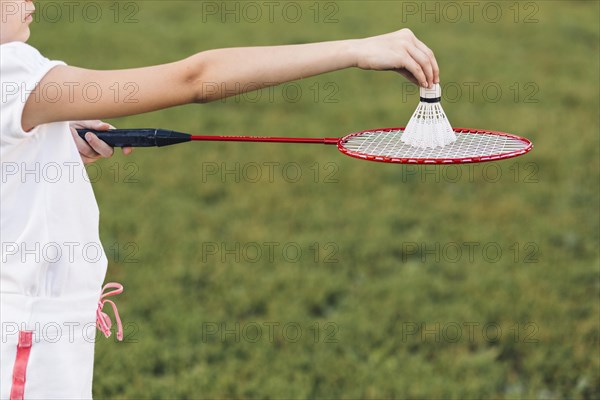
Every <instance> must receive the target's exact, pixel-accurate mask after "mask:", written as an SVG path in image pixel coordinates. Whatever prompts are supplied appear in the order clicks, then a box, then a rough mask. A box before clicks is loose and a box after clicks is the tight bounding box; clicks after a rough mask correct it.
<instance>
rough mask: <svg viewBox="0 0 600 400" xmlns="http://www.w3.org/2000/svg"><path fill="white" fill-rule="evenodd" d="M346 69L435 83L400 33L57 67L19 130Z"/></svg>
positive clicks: (408, 36)
mask: <svg viewBox="0 0 600 400" xmlns="http://www.w3.org/2000/svg"><path fill="white" fill-rule="evenodd" d="M350 67H359V68H362V69H367V70H395V71H398V72H400V73H402V74H403V75H404V76H406V77H407V78H408V79H410V80H411V81H413V82H415V83H418V84H420V85H421V86H430V85H432V84H433V83H437V82H439V69H438V66H437V62H436V60H435V57H434V55H433V52H432V51H431V50H430V49H429V48H427V47H426V46H425V45H424V44H423V43H422V42H421V41H419V40H418V39H417V38H416V37H415V36H414V35H413V33H412V32H411V31H410V30H408V29H403V30H401V31H397V32H394V33H390V34H387V35H381V36H375V37H372V38H367V39H358V40H346V41H337V42H325V43H315V44H305V45H290V46H274V47H248V48H230V49H220V50H209V51H205V52H202V53H199V54H196V55H194V56H192V57H189V58H187V59H184V60H181V61H178V62H175V63H171V64H164V65H158V66H154V67H147V68H138V69H128V70H114V71H95V70H88V69H82V68H76V67H70V66H59V67H55V68H54V69H52V70H51V71H50V72H49V73H48V74H47V75H46V76H45V77H44V79H43V80H42V81H41V82H40V84H39V85H38V86H37V88H36V90H35V91H34V93H33V94H32V95H30V96H29V98H28V100H27V104H26V106H25V110H24V112H23V120H22V125H23V129H25V130H30V129H32V128H34V127H35V126H37V125H40V124H44V123H49V122H56V121H74V120H86V119H88V120H89V119H104V118H114V117H121V116H126V115H134V114H141V113H144V112H149V111H155V110H159V109H164V108H168V107H172V106H177V105H182V104H188V103H203V102H209V101H213V100H217V99H221V98H223V97H227V96H233V95H236V94H240V93H243V92H246V91H250V90H256V89H260V88H264V87H267V86H271V85H276V84H280V83H283V82H288V81H292V80H296V79H300V78H306V77H309V76H314V75H318V74H322V73H325V72H331V71H336V70H340V69H344V68H350ZM49 93H51V95H50V94H49ZM57 93H58V95H57Z"/></svg>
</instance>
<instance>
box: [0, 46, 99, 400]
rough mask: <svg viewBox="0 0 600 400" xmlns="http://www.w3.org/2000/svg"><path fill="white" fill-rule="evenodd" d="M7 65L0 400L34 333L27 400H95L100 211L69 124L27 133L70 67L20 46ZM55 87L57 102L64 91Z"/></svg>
mask: <svg viewBox="0 0 600 400" xmlns="http://www.w3.org/2000/svg"><path fill="white" fill-rule="evenodd" d="M0 65H1V68H0V82H1V85H2V88H1V96H2V99H1V105H0V107H1V108H0V143H1V146H0V163H1V165H2V169H1V185H0V225H1V230H0V234H1V237H0V242H1V245H2V248H1V257H2V259H1V260H0V261H1V268H0V302H1V309H0V321H1V323H2V342H1V344H0V346H1V347H0V398H2V399H6V398H8V397H9V393H10V388H11V385H12V369H13V364H14V359H15V354H16V345H17V341H18V330H32V331H33V332H34V334H33V346H32V348H31V355H30V358H29V364H28V368H27V383H26V385H25V398H26V399H59V398H60V399H71V398H73V399H75V398H76V399H85V398H91V396H92V391H91V383H92V370H93V357H94V337H95V331H94V323H95V310H96V307H97V302H98V298H99V296H100V290H101V285H102V282H103V280H104V276H105V273H106V266H107V260H106V256H105V254H104V251H103V250H102V246H101V244H100V239H99V233H98V219H99V213H98V206H97V204H96V199H95V197H94V193H93V190H92V187H91V184H90V182H89V179H88V176H87V173H86V171H85V168H84V166H83V163H82V161H81V158H80V156H79V153H78V151H77V148H76V146H75V143H74V141H73V138H72V137H71V133H70V131H69V126H68V123H66V122H61V123H51V124H46V125H41V126H38V127H36V128H35V129H33V130H31V131H30V132H24V131H23V129H22V127H21V117H22V113H23V108H24V106H25V103H26V101H27V99H28V97H29V95H30V94H31V92H32V90H33V89H34V88H35V87H36V85H38V83H39V82H40V81H41V80H42V78H43V77H44V76H45V75H46V74H47V73H48V71H50V70H51V69H52V68H54V67H56V66H57V65H64V63H62V62H59V61H49V60H48V59H46V58H44V57H43V56H42V55H41V54H40V53H39V52H38V51H37V50H36V49H34V48H33V47H31V46H29V45H27V44H25V43H18V42H13V43H7V44H4V45H1V46H0ZM40 89H42V88H41V87H40ZM48 89H52V90H54V91H53V92H51V91H50V90H48V91H46V94H47V95H48V96H50V95H51V96H52V97H53V98H55V97H56V94H57V91H56V89H57V85H55V84H54V88H52V87H50V86H48ZM63 89H64V91H63V93H60V92H58V93H59V94H60V95H68V88H63ZM41 92H42V95H44V90H42V91H41ZM31 100H32V101H35V100H36V99H35V98H32V99H31Z"/></svg>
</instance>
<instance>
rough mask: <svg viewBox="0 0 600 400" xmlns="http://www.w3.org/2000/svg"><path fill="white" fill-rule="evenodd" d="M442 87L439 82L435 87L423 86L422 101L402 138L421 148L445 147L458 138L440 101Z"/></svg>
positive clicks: (403, 140)
mask: <svg viewBox="0 0 600 400" xmlns="http://www.w3.org/2000/svg"><path fill="white" fill-rule="evenodd" d="M441 99H442V89H441V87H440V85H439V84H437V83H436V84H435V85H433V88H431V89H426V88H421V102H420V103H419V106H418V107H417V110H416V111H415V113H414V114H413V116H412V117H411V118H410V121H409V122H408V125H406V129H405V130H404V133H403V134H402V137H401V138H400V140H401V141H402V142H404V143H406V144H408V145H411V146H414V147H420V148H435V147H444V146H446V145H448V144H450V143H452V142H454V141H455V140H456V134H455V133H454V131H453V130H452V126H451V125H450V122H449V121H448V118H447V117H446V113H444V110H443V109H442V105H441V103H440V101H441Z"/></svg>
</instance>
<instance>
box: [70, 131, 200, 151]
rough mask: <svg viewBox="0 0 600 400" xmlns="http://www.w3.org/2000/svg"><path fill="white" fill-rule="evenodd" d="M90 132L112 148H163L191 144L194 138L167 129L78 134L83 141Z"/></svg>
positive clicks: (83, 132)
mask: <svg viewBox="0 0 600 400" xmlns="http://www.w3.org/2000/svg"><path fill="white" fill-rule="evenodd" d="M88 132H92V133H93V134H94V135H96V136H98V138H99V139H100V140H102V141H103V142H106V144H108V145H109V146H111V147H163V146H170V145H173V144H177V143H184V142H189V141H190V140H191V138H192V137H191V136H190V135H188V134H186V133H180V132H175V131H168V130H165V129H111V130H108V131H97V130H95V129H77V133H78V134H79V136H80V137H81V138H82V139H83V140H85V134H86V133H88Z"/></svg>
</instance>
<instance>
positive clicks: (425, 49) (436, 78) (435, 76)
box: [416, 39, 440, 83]
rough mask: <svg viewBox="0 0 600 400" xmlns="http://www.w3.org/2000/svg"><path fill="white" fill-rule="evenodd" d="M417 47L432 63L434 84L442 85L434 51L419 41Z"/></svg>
mask: <svg viewBox="0 0 600 400" xmlns="http://www.w3.org/2000/svg"><path fill="white" fill-rule="evenodd" d="M416 46H417V47H418V48H419V49H420V50H421V51H422V52H423V53H425V55H426V56H427V57H429V61H431V65H432V67H433V83H440V67H439V65H438V63H437V60H436V58H435V54H434V53H433V51H432V50H431V49H430V48H429V47H427V46H426V45H425V43H423V42H421V41H420V40H418V39H417V41H416Z"/></svg>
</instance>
